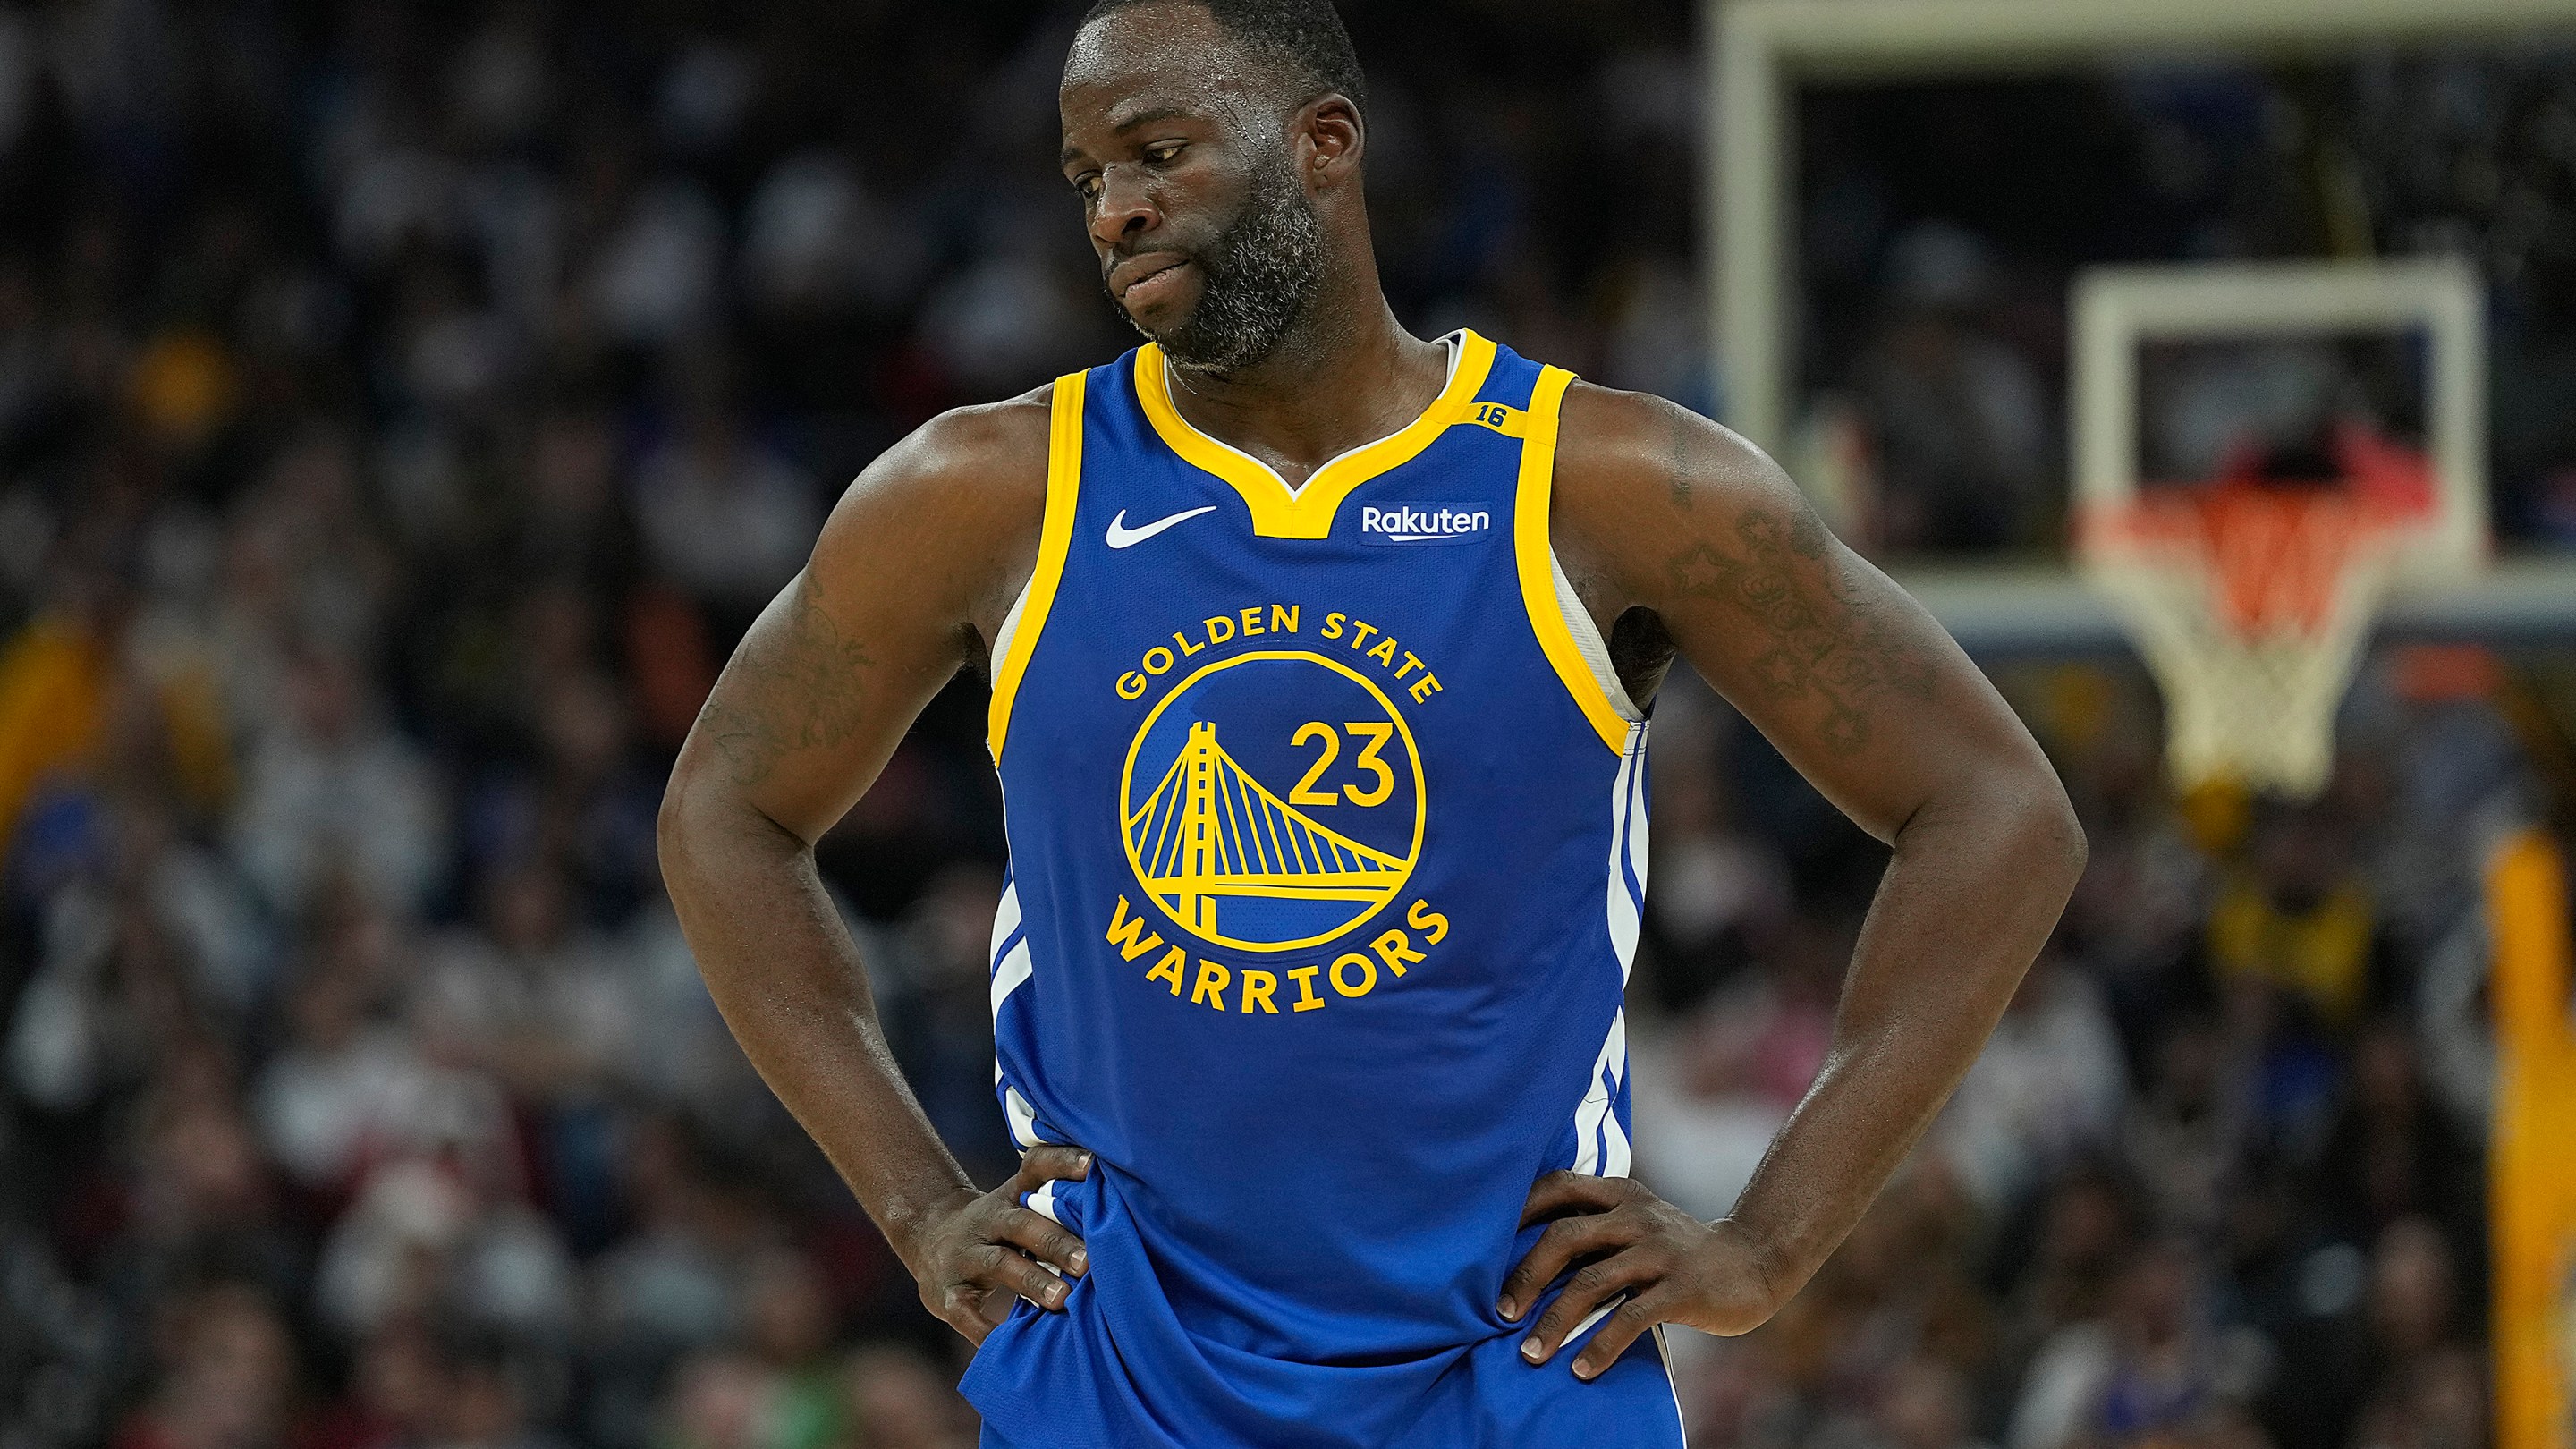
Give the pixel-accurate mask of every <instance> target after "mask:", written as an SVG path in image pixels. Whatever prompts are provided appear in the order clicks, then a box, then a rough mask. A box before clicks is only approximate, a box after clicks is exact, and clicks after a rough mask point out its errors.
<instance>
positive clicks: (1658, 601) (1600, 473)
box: [1557, 389, 2034, 840]
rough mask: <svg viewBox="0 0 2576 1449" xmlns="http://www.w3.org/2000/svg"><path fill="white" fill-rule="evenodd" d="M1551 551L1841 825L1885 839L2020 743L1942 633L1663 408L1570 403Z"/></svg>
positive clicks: (2018, 758)
mask: <svg viewBox="0 0 2576 1449" xmlns="http://www.w3.org/2000/svg"><path fill="white" fill-rule="evenodd" d="M1567 406H1568V411H1567V420H1566V439H1567V442H1566V452H1565V456H1564V457H1563V458H1561V460H1560V464H1559V469H1558V478H1559V486H1558V496H1559V503H1558V509H1557V515H1558V528H1559V531H1560V533H1562V534H1566V535H1569V536H1570V537H1569V538H1568V540H1567V543H1566V544H1565V545H1561V546H1564V547H1569V548H1570V549H1571V550H1572V551H1578V552H1580V553H1581V554H1582V555H1583V556H1584V557H1585V559H1586V560H1587V565H1588V567H1589V568H1591V569H1592V570H1593V571H1595V572H1596V573H1597V574H1599V575H1601V576H1603V577H1606V578H1607V579H1609V580H1610V581H1611V583H1612V585H1613V587H1614V588H1615V589H1616V590H1617V592H1618V593H1619V594H1620V596H1621V602H1622V603H1623V605H1642V606H1644V607H1646V608H1648V609H1651V610H1653V611H1654V612H1655V614H1656V615H1657V616H1658V617H1659V618H1660V620H1661V621H1662V623H1663V626H1664V628H1665V630H1666V631H1667V632H1668V633H1669V634H1670V635H1671V637H1672V639H1673V641H1674V643H1675V644H1676V645H1677V646H1678V647H1679V649H1680V651H1681V654H1682V656H1683V657H1685V658H1687V659H1688V660H1690V662H1691V664H1692V665H1693V667H1695V668H1697V669H1698V670H1699V672H1700V673H1701V675H1702V676H1703V677H1705V678H1706V679H1707V680H1708V681H1709V683H1710V684H1711V685H1712V686H1713V687H1715V688H1716V689H1717V691H1718V692H1719V693H1720V694H1722V695H1724V696H1725V697H1726V698H1727V700H1728V701H1729V702H1730V703H1732V704H1733V705H1734V706H1735V707H1736V708H1737V709H1738V710H1739V711H1741V712H1742V713H1743V714H1744V716H1745V718H1747V719H1748V720H1750V721H1752V723H1753V724H1754V725H1755V726H1756V727H1757V728H1759V729H1760V730H1761V731H1762V733H1763V734H1764V735H1765V736H1766V737H1767V738H1769V739H1770V740H1771V742H1772V743H1773V744H1774V745H1776V746H1778V747H1779V749H1780V751H1781V753H1782V754H1784V755H1786V756H1787V757H1788V759H1789V761H1790V763H1791V764H1793V765H1795V766H1797V768H1798V770H1799V772H1800V773H1801V774H1803V775H1805V776H1806V777H1807V779H1808V780H1809V781H1811V782H1813V783H1814V784H1815V785H1816V787H1817V788H1818V789H1820V790H1822V791H1823V792H1824V793H1825V794H1826V795H1827V796H1828V797H1829V798H1831V799H1832V800H1833V801H1834V803H1835V804H1836V805H1837V806H1839V807H1841V808H1842V810H1843V811H1844V813H1846V814H1848V815H1850V816H1851V817H1852V819H1853V820H1855V821H1856V822H1858V823H1859V824H1860V825H1861V827H1862V828H1863V829H1866V830H1868V831H1869V832H1870V833H1871V834H1873V835H1876V836H1878V837H1879V838H1880V839H1882V840H1884V839H1889V838H1891V837H1892V836H1893V835H1894V833H1895V831H1896V830H1897V829H1898V828H1899V827H1901V826H1902V825H1903V824H1904V823H1905V821H1906V820H1907V819H1908V818H1910V817H1911V816H1912V815H1913V813H1914V812H1915V810H1917V809H1918V808H1920V806H1921V805H1922V803H1923V802H1924V801H1926V800H1928V799H1930V798H1931V797H1932V796H1933V795H1934V794H1935V793H1936V792H1937V791H1939V790H1940V789H1941V788H1942V787H1943V786H1944V785H1945V784H1949V783H1952V782H1954V781H1955V780H1957V779H1958V778H1960V776H1961V773H1962V772H1964V771H1969V770H1973V769H1975V768H1976V767H1978V766H1979V765H1980V764H1981V763H1984V762H1987V761H1991V760H1996V759H1999V758H2010V759H2012V760H2013V761H2015V762H2016V763H2023V762H2026V759H2027V756H2028V755H2029V753H2030V752H2031V751H2032V750H2033V748H2034V747H2033V746H2031V745H2030V743H2029V737H2028V735H2027V734H2026V732H2024V731H2023V730H2022V729H2021V726H2020V724H2019V722H2018V721H2017V720H2015V719H2014V718H2013V717H2012V715H2011V713H2010V711H2009V710H2008V709H2007V708H2006V707H2005V705H2004V703H2003V701H2002V699H2001V698H2000V697H1998V696H1997V695H1996V694H1995V692H1994V689H1993V687H1992V686H1991V685H1989V684H1988V683H1987V682H1986V679H1985V676H1984V675H1982V674H1981V673H1979V672H1978V671H1977V669H1976V667H1975V666H1974V665H1973V664H1971V663H1970V662H1969V661H1968V659H1967V656H1966V655H1965V654H1963V653H1962V652H1961V651H1960V649H1959V647H1958V645H1957V644H1956V643H1954V642H1952V640H1951V639H1950V637H1949V635H1948V633H1947V632H1945V631H1944V630H1943V629H1942V628H1941V626H1940V625H1939V623H1937V622H1936V621H1934V620H1933V618H1932V617H1931V616H1930V615H1929V614H1928V613H1926V612H1925V611H1924V610H1923V608H1922V607H1921V606H1920V605H1919V604H1917V603H1915V602H1914V600H1913V599H1912V598H1911V597H1910V596H1908V595H1907V594H1906V593H1905V592H1904V591H1903V590H1902V589H1899V588H1898V587H1897V586H1896V585H1895V584H1894V583H1893V582H1891V581H1890V580H1889V579H1888V578H1887V576H1886V575H1885V574H1882V573H1880V572H1879V571H1878V569H1876V568H1875V567H1873V566H1872V565H1871V564H1870V563H1869V562H1868V561H1867V560H1865V559H1862V558H1861V557H1859V556H1858V555H1856V554H1854V553H1852V552H1851V550H1849V549H1847V548H1845V547H1844V546H1843V545H1842V544H1841V543H1840V542H1839V541H1838V540H1836V539H1835V538H1834V537H1833V536H1832V535H1831V534H1830V533H1829V532H1827V530H1826V529H1825V526H1824V524H1823V523H1822V522H1821V521H1819V520H1818V519H1817V517H1816V515H1815V512H1814V510H1812V509H1811V508H1809V507H1808V506H1807V503H1806V501H1805V499H1804V498H1803V497H1802V496H1801V495H1800V494H1799V492H1798V490H1797V487H1796V485H1795V484H1793V483H1791V482H1790V480H1789V479H1788V477H1787V476H1786V475H1785V474H1783V473H1782V472H1781V471H1780V470H1779V468H1778V467H1777V466H1775V465H1774V464H1773V463H1772V462H1771V460H1770V459H1769V458H1767V457H1765V456H1763V455H1762V453H1761V452H1760V451H1759V450H1757V449H1755V448H1753V447H1752V446H1751V445H1750V444H1748V443H1746V442H1745V441H1744V440H1743V439H1741V438H1739V437H1737V436H1736V435H1735V434H1733V433H1730V432H1728V431H1726V430H1725V429H1723V428H1720V427H1718V426H1717V425H1716V424H1714V423H1711V422H1709V421H1707V420H1706V419H1704V418H1700V417H1697V416H1695V415H1693V414H1691V413H1688V412H1686V411H1684V410H1683V409H1680V408H1677V407H1673V406H1672V405H1670V404H1668V403H1661V402H1656V401H1654V400H1651V399H1644V398H1637V397H1633V396H1630V395H1625V394H1613V393H1607V392H1604V391H1602V390H1599V389H1584V390H1582V391H1581V392H1580V393H1578V394H1577V395H1576V396H1575V397H1570V398H1569V399H1568V405H1567Z"/></svg>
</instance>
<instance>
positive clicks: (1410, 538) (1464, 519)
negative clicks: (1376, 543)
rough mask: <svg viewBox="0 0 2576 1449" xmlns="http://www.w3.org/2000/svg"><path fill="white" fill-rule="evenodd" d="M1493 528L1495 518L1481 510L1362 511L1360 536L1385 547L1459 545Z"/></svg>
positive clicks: (1413, 509) (1366, 509)
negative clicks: (1375, 538)
mask: <svg viewBox="0 0 2576 1449" xmlns="http://www.w3.org/2000/svg"><path fill="white" fill-rule="evenodd" d="M1493 526H1494V515H1493V514H1491V513H1489V512H1487V511H1486V510H1484V509H1482V508H1442V507H1439V506H1437V505H1431V504H1426V505H1424V506H1423V507H1420V508H1363V509H1361V510H1360V532H1362V533H1370V534H1375V535H1377V536H1378V537H1379V538H1380V539H1381V540H1383V541H1385V542H1387V543H1461V542H1464V541H1466V540H1467V539H1470V538H1473V537H1475V536H1476V535H1477V534H1480V533H1484V532H1486V531H1487V530H1489V529H1491V528H1492V527H1493Z"/></svg>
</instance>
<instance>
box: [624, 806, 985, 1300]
mask: <svg viewBox="0 0 2576 1449" xmlns="http://www.w3.org/2000/svg"><path fill="white" fill-rule="evenodd" d="M661 843H662V869H663V876H664V879H665V880H666V881H667V882H668V883H669V885H670V890H671V900H672V904H673V905H674V906H675V907H677V909H678V911H679V914H680V926H681V929H682V930H683V931H684V932H685V933H686V934H687V936H688V939H689V946H690V949H691V950H692V951H693V952H695V953H696V956H697V961H698V970H699V972H700V974H702V975H703V976H704V977H705V978H706V983H707V990H708V992H709V993H710V994H712V995H713V996H714V998H715V1003H716V1008H717V1010H719V1011H721V1012H722V1013H724V1018H725V1024H726V1025H727V1026H729V1027H731V1028H732V1029H733V1034H734V1038H735V1040H737V1041H739V1042H741V1043H742V1048H743V1051H744V1053H745V1054H746V1055H748V1056H749V1057H750V1058H751V1064H752V1066H753V1067H755V1068H756V1069H758V1071H759V1072H760V1075H761V1079H762V1080H763V1081H765V1082H767V1083H768V1084H769V1087H770V1090H772V1091H774V1092H776V1093H777V1094H778V1098H779V1100H780V1101H782V1102H784V1103H786V1104H787V1109H788V1110H789V1111H790V1112H793V1113H794V1114H795V1115H796V1120H797V1121H798V1122H799V1123H800V1124H802V1125H803V1126H804V1128H805V1130H806V1132H807V1133H809V1134H810V1135H812V1137H813V1138H814V1141H815V1142H816V1143H817V1144H819V1145H820V1146H821V1147H822V1149H823V1151H824V1153H825V1154H826V1155H828V1156H829V1157H830V1158H831V1160H832V1165H833V1167H835V1168H836V1169H838V1170H839V1172H840V1174H841V1177H842V1180H843V1181H845V1182H847V1183H848V1184H849V1186H850V1190H851V1191H852V1192H853V1193H855V1194H856V1195H857V1196H858V1199H859V1201H860V1202H861V1203H862V1204H864V1205H865V1206H866V1208H867V1210H868V1212H869V1214H870V1215H871V1216H873V1217H874V1218H875V1219H876V1222H877V1225H878V1227H880V1228H881V1229H883V1230H884V1231H885V1234H886V1237H887V1239H888V1241H889V1242H891V1243H892V1244H893V1245H894V1248H895V1251H896V1252H897V1253H898V1254H900V1255H903V1256H904V1258H905V1261H906V1264H907V1266H911V1267H913V1268H914V1269H915V1270H916V1272H917V1271H918V1268H919V1265H918V1264H914V1263H912V1261H911V1258H912V1249H911V1243H910V1240H911V1238H912V1230H913V1228H914V1227H915V1225H916V1224H917V1223H918V1222H919V1221H920V1219H921V1217H922V1215H923V1214H924V1212H925V1211H926V1210H927V1209H929V1208H931V1207H933V1206H935V1205H937V1204H939V1203H942V1202H946V1201H953V1200H955V1198H956V1197H957V1196H958V1195H959V1194H961V1193H965V1194H971V1193H973V1192H974V1191H975V1188H974V1185H973V1183H972V1181H971V1180H970V1179H969V1178H968V1177H967V1176H966V1172H965V1169H964V1168H962V1167H960V1166H959V1165H958V1163H957V1159H956V1158H955V1156H954V1155H952V1154H951V1153H950V1152H949V1151H948V1149H947V1147H946V1146H945V1145H944V1144H943V1143H941V1142H940V1140H939V1135H938V1133H937V1132H935V1131H934V1130H933V1129H932V1128H931V1125H930V1122H929V1119H927V1118H926V1117H924V1116H923V1115H922V1111H921V1104H920V1103H919V1102H918V1101H917V1100H915V1098H914V1097H913V1095H912V1089H911V1087H910V1086H909V1085H908V1084H906V1082H905V1081H904V1079H903V1073H902V1070H901V1069H900V1068H898V1067H897V1066H896V1065H895V1061H894V1056H893V1054H892V1053H891V1052H890V1051H889V1050H887V1047H886V1042H885V1034H884V1032H883V1031H882V1030H881V1029H880V1028H879V1026H878V1024H877V1015H876V1003H875V1000H874V998H873V996H872V995H871V994H870V992H869V990H868V981H867V973H866V972H865V971H864V970H863V969H862V968H861V966H860V963H859V958H858V950H857V947H856V946H855V945H854V944H853V943H852V942H851V940H850V933H849V931H848V929H847V928H846V927H845V926H843V925H842V923H841V919H840V916H839V914H838V913H837V912H836V911H835V910H834V909H833V907H832V902H831V898H830V896H829V895H828V894H827V893H826V892H825V891H824V889H823V883H822V880H821V878H820V877H819V876H817V875H816V873H815V870H814V856H813V852H812V851H811V850H810V849H808V848H807V847H806V845H805V843H804V842H803V841H801V840H798V839H797V838H796V837H795V836H794V835H793V834H791V833H790V832H788V831H786V830H784V829H782V828H780V827H779V826H778V825H777V824H775V823H774V822H772V821H770V820H768V819H767V818H765V817H763V816H761V815H760V814H759V812H757V811H755V810H752V809H750V808H749V807H747V806H744V805H741V804H740V803H738V802H731V801H719V800H710V799H705V798H702V797H701V798H691V797H690V795H689V794H688V793H687V792H682V793H681V794H679V795H677V796H676V797H675V798H674V799H673V800H672V801H671V802H670V803H669V804H668V805H667V806H666V807H665V810H664V815H663V822H662V832H661Z"/></svg>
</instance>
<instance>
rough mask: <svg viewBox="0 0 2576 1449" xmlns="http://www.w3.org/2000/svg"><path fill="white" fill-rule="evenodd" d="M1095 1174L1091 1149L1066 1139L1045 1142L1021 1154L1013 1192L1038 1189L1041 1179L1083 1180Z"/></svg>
mask: <svg viewBox="0 0 2576 1449" xmlns="http://www.w3.org/2000/svg"><path fill="white" fill-rule="evenodd" d="M1089 1176H1091V1150H1090V1149H1089V1148H1086V1147H1075V1146H1071V1145H1070V1144H1067V1143H1062V1142H1041V1143H1039V1144H1038V1145H1037V1146H1035V1147H1032V1148H1030V1149H1029V1150H1028V1151H1027V1152H1025V1153H1023V1154H1021V1156H1020V1170H1019V1171H1017V1172H1015V1173H1013V1174H1011V1193H1012V1195H1013V1196H1017V1195H1019V1194H1020V1193H1024V1192H1035V1191H1036V1190H1037V1188H1038V1185H1039V1184H1040V1183H1046V1182H1080V1181H1082V1180H1083V1179H1084V1178H1087V1177H1089Z"/></svg>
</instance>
